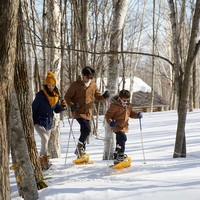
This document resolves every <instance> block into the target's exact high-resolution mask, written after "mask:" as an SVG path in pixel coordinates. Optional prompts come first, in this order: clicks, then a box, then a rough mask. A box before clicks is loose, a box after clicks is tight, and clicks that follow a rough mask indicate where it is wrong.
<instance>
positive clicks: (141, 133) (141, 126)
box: [139, 118, 146, 164]
mask: <svg viewBox="0 0 200 200" xmlns="http://www.w3.org/2000/svg"><path fill="white" fill-rule="evenodd" d="M139 122H140V136H141V143H142V153H143V159H144V164H146V160H145V154H144V145H143V136H142V123H141V118H139Z"/></svg>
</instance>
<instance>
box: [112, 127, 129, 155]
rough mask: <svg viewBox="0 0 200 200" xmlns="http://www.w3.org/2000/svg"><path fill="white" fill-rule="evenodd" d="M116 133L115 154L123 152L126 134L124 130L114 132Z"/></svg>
mask: <svg viewBox="0 0 200 200" xmlns="http://www.w3.org/2000/svg"><path fill="white" fill-rule="evenodd" d="M115 134H116V149H115V152H116V153H117V154H124V152H125V143H126V141H127V136H126V134H125V133H124V132H121V131H119V132H115Z"/></svg>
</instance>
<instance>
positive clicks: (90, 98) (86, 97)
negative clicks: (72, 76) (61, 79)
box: [65, 77, 105, 120]
mask: <svg viewBox="0 0 200 200" xmlns="http://www.w3.org/2000/svg"><path fill="white" fill-rule="evenodd" d="M95 100H97V101H105V98H104V97H103V96H102V94H101V92H99V90H98V87H97V85H96V83H95V82H94V81H93V80H91V83H90V85H89V87H87V88H86V86H85V84H84V82H83V81H82V80H81V77H79V79H78V80H77V81H75V82H73V83H72V84H71V85H70V87H69V89H68V90H67V93H66V94H65V101H66V102H67V105H68V106H69V107H71V106H72V105H74V104H76V105H78V107H79V108H78V110H77V111H75V112H74V118H75V119H77V118H84V119H86V120H91V117H92V110H93V104H94V101H95Z"/></svg>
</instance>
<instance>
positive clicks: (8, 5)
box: [0, 0, 19, 200]
mask: <svg viewBox="0 0 200 200" xmlns="http://www.w3.org/2000/svg"><path fill="white" fill-rule="evenodd" d="M0 5H1V6H0V41H1V42H0V72H1V75H0V85H1V87H0V90H1V95H0V113H1V114H0V133H1V134H0V144H1V145H0V197H1V198H2V199H5V200H7V199H10V182H9V130H10V126H9V124H10V104H11V97H12V89H13V77H14V63H15V56H16V55H15V48H16V37H17V34H16V33H17V23H18V21H17V12H18V7H19V0H16V1H11V0H0Z"/></svg>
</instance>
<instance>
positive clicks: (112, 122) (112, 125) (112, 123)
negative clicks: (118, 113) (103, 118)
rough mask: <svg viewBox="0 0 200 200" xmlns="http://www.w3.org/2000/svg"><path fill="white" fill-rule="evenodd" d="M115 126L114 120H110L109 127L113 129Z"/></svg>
mask: <svg viewBox="0 0 200 200" xmlns="http://www.w3.org/2000/svg"><path fill="white" fill-rule="evenodd" d="M116 126H117V123H116V121H115V120H112V121H111V122H110V127H112V128H114V127H116Z"/></svg>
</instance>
